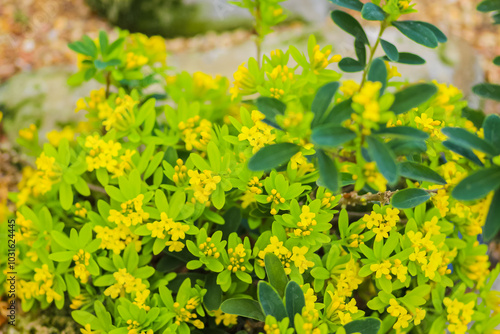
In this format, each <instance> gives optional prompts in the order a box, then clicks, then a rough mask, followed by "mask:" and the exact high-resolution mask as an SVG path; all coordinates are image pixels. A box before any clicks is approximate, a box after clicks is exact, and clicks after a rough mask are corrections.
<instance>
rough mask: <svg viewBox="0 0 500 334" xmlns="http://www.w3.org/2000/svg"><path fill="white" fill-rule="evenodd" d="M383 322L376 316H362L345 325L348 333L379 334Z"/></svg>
mask: <svg viewBox="0 0 500 334" xmlns="http://www.w3.org/2000/svg"><path fill="white" fill-rule="evenodd" d="M381 325H382V322H381V321H380V320H379V319H376V318H362V319H357V320H353V321H351V322H349V323H348V324H346V325H344V329H345V332H346V334H354V333H359V334H378V331H379V330H380V326H381Z"/></svg>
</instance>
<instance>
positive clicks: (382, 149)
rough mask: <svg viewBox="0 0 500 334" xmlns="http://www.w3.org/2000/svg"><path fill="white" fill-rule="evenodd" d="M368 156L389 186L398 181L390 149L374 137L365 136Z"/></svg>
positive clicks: (396, 169) (393, 157)
mask: <svg viewBox="0 0 500 334" xmlns="http://www.w3.org/2000/svg"><path fill="white" fill-rule="evenodd" d="M366 142H367V143H368V154H369V155H370V158H372V160H374V161H375V162H376V163H377V167H378V169H379V171H380V173H382V175H383V176H384V177H385V178H386V179H387V181H389V183H390V184H395V183H396V182H397V181H398V168H397V166H396V161H395V156H394V153H393V152H392V151H391V149H390V148H389V147H388V146H387V145H386V144H385V143H383V142H381V141H380V140H378V139H377V138H375V137H374V136H367V137H366Z"/></svg>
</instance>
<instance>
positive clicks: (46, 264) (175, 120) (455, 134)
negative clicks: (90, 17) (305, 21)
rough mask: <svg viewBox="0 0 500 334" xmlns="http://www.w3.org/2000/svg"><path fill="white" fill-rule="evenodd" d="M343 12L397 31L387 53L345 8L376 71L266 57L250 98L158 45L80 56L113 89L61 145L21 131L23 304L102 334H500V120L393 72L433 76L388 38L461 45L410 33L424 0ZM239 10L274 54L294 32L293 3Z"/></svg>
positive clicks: (239, 77)
mask: <svg viewBox="0 0 500 334" xmlns="http://www.w3.org/2000/svg"><path fill="white" fill-rule="evenodd" d="M332 2H334V3H335V4H337V5H340V6H344V7H347V8H349V9H353V10H357V11H361V15H362V16H363V18H365V19H368V20H372V21H380V24H381V30H380V35H379V37H378V38H377V40H376V42H375V43H373V44H372V43H371V42H370V41H369V40H368V38H367V37H366V34H365V32H364V31H363V29H362V28H361V26H360V24H359V23H358V22H357V21H356V19H354V17H352V16H351V15H350V14H348V13H347V12H344V11H341V10H335V11H333V12H332V19H333V20H334V22H335V23H336V24H338V25H339V26H340V27H341V28H342V29H343V30H345V31H346V32H348V33H350V34H351V35H353V36H354V37H355V50H356V54H357V59H354V58H342V57H341V56H340V55H335V54H334V49H333V48H332V46H323V45H319V44H318V43H317V42H316V39H315V37H314V36H311V37H310V38H309V42H308V45H307V51H306V52H305V53H302V52H301V51H299V50H298V49H297V48H296V47H294V46H290V47H289V48H288V49H287V50H279V49H278V50H274V51H272V52H271V53H270V54H266V55H263V56H262V57H261V56H260V54H259V57H258V58H257V59H254V58H250V59H249V60H248V62H246V63H244V64H242V65H241V66H239V68H238V69H237V71H236V72H235V74H234V82H233V83H232V84H230V81H229V80H228V79H226V78H223V77H220V76H216V77H213V76H210V75H208V74H205V73H201V72H196V73H192V74H190V73H186V72H179V73H175V74H173V71H172V70H171V69H168V68H167V66H166V62H165V60H166V58H167V55H166V50H165V43H164V41H163V39H161V38H159V37H146V36H144V35H141V34H128V33H126V32H121V34H120V37H119V38H118V39H117V40H116V41H113V42H111V41H109V40H108V37H107V36H106V34H105V33H101V34H100V35H99V38H97V39H95V40H92V39H90V38H89V37H84V38H83V39H82V40H81V41H78V42H75V43H72V44H70V48H71V49H73V50H74V51H76V52H78V54H79V57H80V58H79V68H80V70H79V72H78V73H76V74H75V75H73V76H72V77H71V78H70V80H69V83H70V84H72V85H77V84H79V83H81V82H83V81H85V80H91V79H95V80H97V81H99V82H101V83H102V84H103V88H101V89H99V90H95V91H92V92H91V93H90V96H87V97H83V98H81V99H80V100H78V102H77V106H76V110H75V111H76V112H79V113H82V112H83V113H85V114H86V118H87V120H86V121H85V122H81V123H79V124H76V125H68V126H67V127H65V128H64V129H62V130H60V131H57V130H54V131H53V132H51V133H49V134H48V136H47V137H48V138H47V139H48V142H46V143H44V144H43V146H40V145H39V143H38V133H37V129H36V127H35V126H31V127H29V128H27V129H24V130H22V131H21V132H20V134H19V135H20V138H19V144H20V145H22V146H23V147H24V148H25V152H28V153H30V154H31V155H32V156H33V157H35V158H36V166H34V167H26V168H25V169H24V170H23V179H22V181H21V183H20V184H19V192H18V193H13V194H11V195H10V197H11V199H12V200H13V201H14V202H15V203H16V205H17V209H18V210H17V212H16V214H15V217H16V224H17V227H18V229H17V231H16V238H17V250H18V253H17V258H18V264H17V271H18V294H19V297H20V299H21V301H22V309H23V310H24V311H30V310H31V311H35V310H44V309H47V308H49V307H57V308H59V309H62V308H71V309H73V310H74V311H73V312H72V316H73V318H74V320H75V321H76V322H77V323H79V324H80V325H81V326H82V333H84V334H89V333H101V334H104V333H110V334H118V333H128V334H139V333H141V334H152V333H190V332H193V333H227V332H229V333H236V332H239V333H246V332H249V333H256V332H263V333H273V334H276V333H297V334H306V333H314V334H326V333H357V332H360V333H363V334H368V333H410V332H411V333H431V334H433V333H444V331H445V330H448V331H449V332H451V333H458V334H460V333H462V334H463V333H466V332H467V333H477V334H487V333H496V332H497V331H496V330H495V329H494V328H495V327H496V326H497V325H498V324H499V323H500V315H499V314H498V313H500V306H499V300H500V295H499V293H498V292H497V291H491V286H492V284H493V281H494V280H495V278H496V277H497V276H498V273H499V269H498V267H497V268H495V269H494V270H491V271H490V263H489V261H488V256H487V255H486V250H487V246H486V245H485V244H482V240H483V238H482V233H483V229H487V233H485V236H486V237H488V239H491V238H492V237H493V236H494V235H495V234H496V232H497V231H498V228H499V227H500V224H498V210H499V207H500V205H499V204H498V203H499V202H500V195H499V194H500V190H498V189H499V186H500V151H499V148H500V117H498V116H496V115H490V116H488V117H484V115H482V114H481V113H480V112H475V113H474V112H472V111H471V110H469V109H466V102H465V101H463V100H462V93H461V92H460V91H459V90H458V89H457V88H455V87H453V86H451V85H447V84H443V83H437V82H432V83H418V84H411V83H409V82H407V81H403V80H401V79H400V74H399V72H398V70H397V68H396V66H395V65H394V64H395V63H398V62H399V63H405V64H420V63H422V62H424V60H423V59H422V58H420V57H419V56H417V55H414V54H411V53H407V52H399V51H398V50H397V47H396V46H394V45H393V44H391V43H389V42H388V41H385V40H383V39H382V38H381V37H382V33H383V31H384V30H385V29H388V28H389V27H395V28H397V29H398V30H399V31H401V32H402V33H403V34H404V35H406V36H408V37H409V38H410V39H412V40H414V41H416V42H417V43H420V44H423V45H425V46H428V47H436V46H437V45H438V43H441V42H445V41H446V37H445V36H444V35H443V34H442V33H441V32H440V31H439V30H438V29H437V28H436V27H434V26H432V25H430V24H428V23H425V22H416V21H402V20H398V19H399V18H400V17H401V16H402V15H404V14H406V13H410V12H412V11H414V9H413V6H414V5H413V4H411V3H410V2H411V1H409V0H387V1H381V0H378V1H377V0H373V1H372V2H369V3H366V4H364V5H363V3H361V2H359V1H357V0H335V1H332ZM239 5H240V6H243V7H246V8H248V9H249V10H250V11H251V12H252V14H254V16H255V17H256V33H257V36H256V40H257V45H258V46H260V42H261V41H262V38H264V36H265V35H266V34H267V33H268V32H269V31H270V30H271V26H272V25H275V24H276V23H278V22H280V21H281V20H283V19H284V14H283V11H282V9H281V7H280V6H279V2H278V1H276V0H257V1H251V0H244V1H243V2H240V3H239ZM379 46H381V47H382V49H383V50H384V52H385V54H386V55H385V56H382V57H375V52H376V50H377V48H378V47H379ZM367 49H368V53H367ZM332 63H338V65H339V67H340V69H342V70H343V71H347V72H362V80H361V82H356V81H353V80H341V74H340V73H339V72H337V71H335V70H333V69H331V68H330V66H329V65H330V64H332ZM292 64H296V65H292ZM464 116H471V117H469V118H470V119H468V117H464ZM472 116H473V117H472ZM494 191H496V193H495V195H494ZM492 201H493V204H491V208H490V209H489V207H490V203H491V202H492ZM495 203H496V204H495ZM488 212H489V214H488ZM485 224H486V226H485ZM1 228H2V230H4V229H6V227H5V224H4V225H1ZM2 233H4V231H2ZM0 266H1V269H2V271H3V269H5V267H6V263H5V261H4V257H2V261H1V262H0ZM5 272H6V271H4V273H5ZM0 278H2V280H3V279H4V278H5V275H3V274H0ZM2 289H4V287H2ZM0 292H1V290H0ZM379 319H380V320H379Z"/></svg>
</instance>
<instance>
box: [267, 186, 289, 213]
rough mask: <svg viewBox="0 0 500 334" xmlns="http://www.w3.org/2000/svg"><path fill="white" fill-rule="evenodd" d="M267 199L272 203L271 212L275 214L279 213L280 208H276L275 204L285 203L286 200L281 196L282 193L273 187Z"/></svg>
mask: <svg viewBox="0 0 500 334" xmlns="http://www.w3.org/2000/svg"><path fill="white" fill-rule="evenodd" d="M267 201H268V202H269V203H271V214H272V215H275V214H277V213H278V210H276V208H275V206H276V205H278V204H280V203H281V204H283V203H285V202H286V200H285V199H284V198H283V197H281V194H280V193H279V192H278V191H277V190H276V189H272V190H271V194H270V195H269V196H267Z"/></svg>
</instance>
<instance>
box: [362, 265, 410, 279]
mask: <svg viewBox="0 0 500 334" xmlns="http://www.w3.org/2000/svg"><path fill="white" fill-rule="evenodd" d="M370 270H371V271H373V272H375V277H376V278H380V277H382V276H384V277H385V278H387V279H388V280H390V279H392V276H391V273H392V275H394V276H396V277H397V279H398V280H400V281H401V283H404V282H406V278H407V276H406V275H407V274H408V267H406V266H404V265H403V264H402V262H401V260H399V259H395V260H394V262H393V263H391V261H389V260H384V261H382V263H374V264H372V265H371V266H370Z"/></svg>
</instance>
